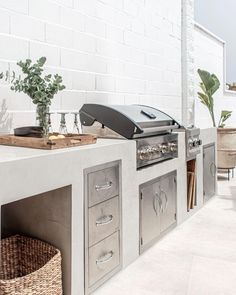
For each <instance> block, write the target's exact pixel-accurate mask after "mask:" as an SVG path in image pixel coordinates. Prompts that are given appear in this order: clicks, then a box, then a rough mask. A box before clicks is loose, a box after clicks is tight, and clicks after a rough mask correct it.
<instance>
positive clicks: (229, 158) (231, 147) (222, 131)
mask: <svg viewBox="0 0 236 295" xmlns="http://www.w3.org/2000/svg"><path fill="white" fill-rule="evenodd" d="M217 150H218V167H219V168H232V167H235V166H236V128H218V129H217Z"/></svg>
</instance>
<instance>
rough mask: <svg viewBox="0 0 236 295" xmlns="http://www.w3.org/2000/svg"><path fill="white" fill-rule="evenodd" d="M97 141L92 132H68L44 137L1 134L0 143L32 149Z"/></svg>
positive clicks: (63, 146)
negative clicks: (57, 136) (57, 137)
mask: <svg viewBox="0 0 236 295" xmlns="http://www.w3.org/2000/svg"><path fill="white" fill-rule="evenodd" d="M96 142H97V137H96V136H95V135H92V134H68V135H65V138H60V139H53V140H49V139H45V138H36V137H22V136H15V135H1V136H0V145H8V146H18V147H26V148H34V149H44V150H55V149H61V148H69V147H74V146H81V145H87V144H94V143H96Z"/></svg>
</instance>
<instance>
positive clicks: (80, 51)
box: [0, 0, 182, 132]
mask: <svg viewBox="0 0 236 295" xmlns="http://www.w3.org/2000/svg"><path fill="white" fill-rule="evenodd" d="M0 44H1V46H0V67H1V68H0V72H1V71H4V70H5V69H8V68H11V69H14V70H15V69H16V67H15V63H16V61H18V60H20V59H25V58H32V59H33V60H35V59H36V58H38V57H40V56H46V57H47V59H48V63H47V71H48V72H52V73H57V72H58V73H59V74H61V75H63V78H64V82H65V84H66V86H67V89H66V90H64V91H63V93H60V94H59V95H57V96H56V97H55V100H54V102H53V105H52V110H60V109H64V110H78V109H79V108H80V107H81V105H82V104H83V103H85V102H97V103H113V104H114V103H116V104H123V103H142V104H150V105H153V106H156V107H160V108H161V109H163V110H164V111H166V112H168V113H170V114H171V115H173V116H174V117H175V118H176V119H178V120H180V121H181V119H182V118H181V114H182V110H181V108H182V98H181V0H175V1H173V0H41V1H37V0H8V1H6V0H0ZM0 106H2V109H3V110H2V111H0V114H1V115H0V132H9V130H11V129H12V128H14V127H15V126H19V125H22V124H23V123H24V124H34V123H35V119H34V117H35V116H34V113H33V112H34V110H35V107H34V106H33V105H32V104H31V101H30V100H29V99H28V97H26V96H25V95H23V94H20V95H19V94H14V93H13V92H11V91H9V88H8V85H6V83H5V82H0ZM27 120H29V121H27ZM55 121H56V122H58V118H55Z"/></svg>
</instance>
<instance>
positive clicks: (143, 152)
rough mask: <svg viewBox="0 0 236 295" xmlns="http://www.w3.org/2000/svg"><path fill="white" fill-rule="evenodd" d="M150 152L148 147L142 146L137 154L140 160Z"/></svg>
mask: <svg viewBox="0 0 236 295" xmlns="http://www.w3.org/2000/svg"><path fill="white" fill-rule="evenodd" d="M150 152H151V151H150V147H143V148H141V149H139V150H138V156H139V158H140V159H141V160H145V159H146V158H147V156H148V155H149V154H150Z"/></svg>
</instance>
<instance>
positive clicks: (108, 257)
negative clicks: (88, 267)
mask: <svg viewBox="0 0 236 295" xmlns="http://www.w3.org/2000/svg"><path fill="white" fill-rule="evenodd" d="M113 256H114V253H113V251H110V252H108V253H106V254H105V255H103V256H100V257H99V258H98V259H97V260H96V264H97V265H99V264H103V263H107V262H109V261H110V260H111V259H112V258H113Z"/></svg>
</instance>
